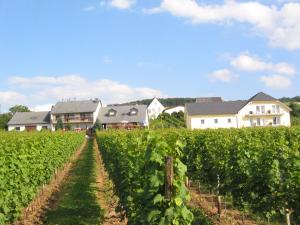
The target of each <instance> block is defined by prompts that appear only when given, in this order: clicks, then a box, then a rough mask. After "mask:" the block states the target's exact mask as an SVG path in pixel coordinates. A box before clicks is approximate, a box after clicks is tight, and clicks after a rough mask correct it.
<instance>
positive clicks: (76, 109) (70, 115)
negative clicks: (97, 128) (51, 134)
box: [51, 99, 102, 131]
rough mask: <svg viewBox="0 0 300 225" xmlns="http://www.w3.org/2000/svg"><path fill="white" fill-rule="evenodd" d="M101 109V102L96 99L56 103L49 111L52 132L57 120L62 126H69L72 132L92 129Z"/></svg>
mask: <svg viewBox="0 0 300 225" xmlns="http://www.w3.org/2000/svg"><path fill="white" fill-rule="evenodd" d="M101 107H102V104H101V101H100V100H98V99H95V100H84V101H66V102H58V103H56V104H55V106H53V107H52V110H51V124H52V130H53V131H54V130H55V126H56V124H57V121H58V120H59V119H61V120H62V122H63V124H64V125H66V124H69V125H70V126H71V129H72V130H85V129H88V128H92V127H93V126H94V124H95V123H96V120H97V118H98V115H99V112H100V108H101Z"/></svg>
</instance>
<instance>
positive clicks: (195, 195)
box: [190, 187, 260, 225]
mask: <svg viewBox="0 0 300 225" xmlns="http://www.w3.org/2000/svg"><path fill="white" fill-rule="evenodd" d="M190 195H191V202H190V206H191V207H192V208H200V209H202V210H203V211H204V213H205V214H206V215H207V216H208V217H209V218H210V219H211V220H212V222H213V223H214V224H220V225H259V224H260V223H257V222H256V221H255V220H253V219H251V218H250V217H249V216H248V215H243V214H242V213H241V212H240V211H238V210H235V209H231V208H228V207H226V205H225V204H224V202H223V203H222V206H221V208H222V213H221V217H220V216H219V215H218V208H217V196H215V195H212V194H207V193H201V192H199V190H197V188H194V187H191V188H190Z"/></svg>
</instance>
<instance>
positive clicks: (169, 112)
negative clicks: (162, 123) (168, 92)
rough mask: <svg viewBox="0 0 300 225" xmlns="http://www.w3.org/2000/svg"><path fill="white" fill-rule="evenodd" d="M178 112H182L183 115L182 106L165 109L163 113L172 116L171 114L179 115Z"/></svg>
mask: <svg viewBox="0 0 300 225" xmlns="http://www.w3.org/2000/svg"><path fill="white" fill-rule="evenodd" d="M179 112H183V113H184V112H185V110H184V106H176V107H172V108H169V109H166V110H165V111H164V113H168V114H170V115H172V113H179Z"/></svg>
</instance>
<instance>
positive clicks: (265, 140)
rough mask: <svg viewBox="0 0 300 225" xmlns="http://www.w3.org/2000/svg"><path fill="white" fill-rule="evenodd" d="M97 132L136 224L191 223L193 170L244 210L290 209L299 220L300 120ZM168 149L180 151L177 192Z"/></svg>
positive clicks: (273, 212)
mask: <svg viewBox="0 0 300 225" xmlns="http://www.w3.org/2000/svg"><path fill="white" fill-rule="evenodd" d="M97 139H98V144H99V146H100V150H101V152H102V155H103V158H104V162H105V165H106V168H107V170H108V172H109V174H110V176H111V177H112V179H113V182H114V183H115V185H116V189H117V192H118V195H119V197H120V199H121V206H122V207H123V209H124V210H125V211H126V213H127V217H128V219H129V223H130V224H191V223H192V221H193V214H192V209H190V208H189V207H188V202H189V200H190V196H189V193H188V191H187V189H186V188H185V185H184V181H185V176H186V174H187V176H188V177H189V178H190V179H191V180H193V181H194V182H196V183H198V184H199V185H201V186H203V187H206V188H207V189H209V190H211V191H212V192H215V193H218V194H219V195H222V196H226V197H229V198H230V199H231V201H232V203H233V205H234V206H235V207H236V208H237V209H239V210H241V211H243V212H251V213H254V214H257V215H260V216H263V217H264V218H266V219H267V220H268V221H271V220H272V219H274V218H279V221H281V222H280V223H285V222H284V221H285V220H284V218H285V216H286V215H287V214H288V216H291V220H292V221H293V224H299V223H300V217H299V216H300V192H299V190H300V129H299V128H258V129H231V130H227V129H226V130H225V129H224V130H222V129H219V130H204V131H203V130H201V131H188V130H185V129H178V130H176V129H175V130H157V131H151V132H148V131H134V132H106V133H98V134H97ZM166 156H172V157H173V159H174V180H173V192H172V195H171V197H170V198H168V197H167V196H166V195H165V183H164V182H165V181H164V179H165V167H166V162H165V159H166ZM282 218H283V219H282ZM282 221H283V222H282Z"/></svg>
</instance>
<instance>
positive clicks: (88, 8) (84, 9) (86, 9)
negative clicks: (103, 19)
mask: <svg viewBox="0 0 300 225" xmlns="http://www.w3.org/2000/svg"><path fill="white" fill-rule="evenodd" d="M94 10H96V7H95V6H88V7H85V8H83V11H86V12H90V11H94Z"/></svg>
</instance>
